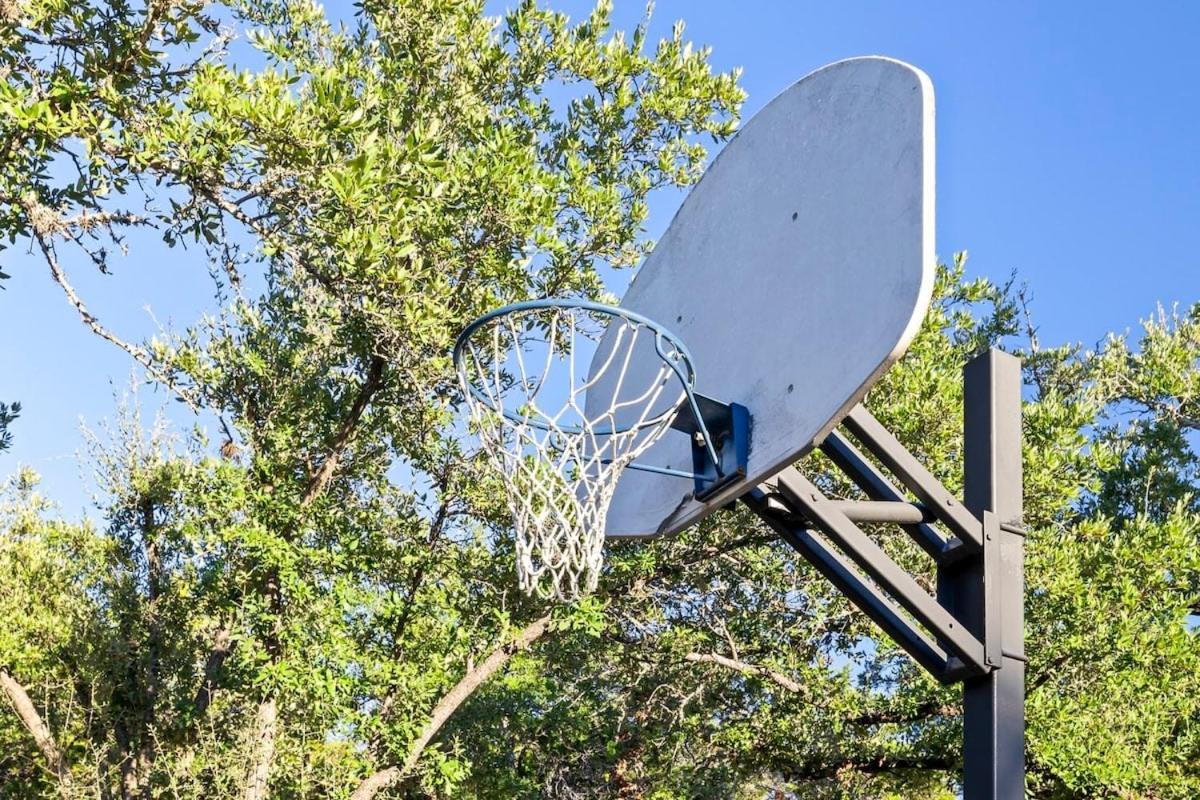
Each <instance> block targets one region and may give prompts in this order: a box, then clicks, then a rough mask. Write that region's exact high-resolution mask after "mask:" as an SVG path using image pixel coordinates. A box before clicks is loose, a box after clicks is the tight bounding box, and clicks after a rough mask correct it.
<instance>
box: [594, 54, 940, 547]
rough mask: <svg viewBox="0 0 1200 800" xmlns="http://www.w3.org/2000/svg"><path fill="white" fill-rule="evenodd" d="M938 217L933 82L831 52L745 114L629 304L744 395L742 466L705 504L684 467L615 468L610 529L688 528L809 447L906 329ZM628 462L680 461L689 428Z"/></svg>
mask: <svg viewBox="0 0 1200 800" xmlns="http://www.w3.org/2000/svg"><path fill="white" fill-rule="evenodd" d="M933 217H934V115H933V87H932V86H931V84H930V82H929V79H928V77H927V76H926V75H925V74H924V73H922V72H921V71H920V70H918V69H916V68H914V67H912V66H909V65H907V64H904V63H901V62H899V61H894V60H891V59H886V58H878V57H869V58H855V59H850V60H847V61H840V62H837V63H835V64H831V65H829V66H827V67H823V68H822V69H819V70H817V71H816V72H814V73H812V74H810V75H808V76H807V77H805V78H803V79H802V80H800V81H799V82H797V83H796V84H794V85H793V86H791V87H790V88H789V89H787V90H786V91H785V92H783V94H781V95H780V96H779V97H777V98H775V99H774V100H773V101H771V103H770V104H768V105H767V106H766V107H765V108H764V109H763V110H762V111H760V112H759V113H758V114H757V115H755V116H754V118H752V119H751V120H750V121H749V122H748V123H747V124H746V125H745V127H744V128H743V129H742V131H741V132H740V133H739V134H738V135H737V136H736V137H735V138H734V139H733V140H732V141H730V142H729V144H728V145H726V147H725V149H724V150H723V151H722V152H721V154H720V155H719V156H718V157H717V159H716V160H715V161H714V163H713V164H712V166H711V167H710V168H709V170H708V171H707V173H706V174H705V175H704V178H703V179H702V180H701V181H700V183H699V184H698V185H697V186H696V187H695V188H694V189H693V190H692V192H691V194H690V195H689V196H688V198H687V199H686V201H685V202H684V203H683V206H682V207H681V208H680V210H679V212H678V214H676V216H675V219H674V220H673V221H672V223H671V226H670V228H669V229H668V230H667V232H666V234H665V235H664V236H663V238H662V240H661V241H660V242H659V243H658V245H657V247H655V249H654V251H653V252H652V253H651V254H650V256H649V257H648V258H647V259H646V261H645V263H644V264H643V265H642V266H641V268H640V270H639V272H638V274H637V276H636V278H635V279H634V281H633V284H632V285H631V286H630V289H629V291H628V292H627V293H626V295H625V298H624V299H623V301H622V305H623V306H625V307H627V308H630V309H632V310H634V311H637V312H640V313H642V314H645V315H646V316H648V317H650V318H651V319H654V320H657V321H658V322H660V323H662V324H663V325H665V326H667V327H668V328H670V329H671V330H672V331H674V332H675V333H676V334H677V335H678V336H679V338H680V339H681V340H682V341H683V342H684V343H685V344H686V345H687V347H688V348H689V349H690V350H691V352H692V355H693V357H694V359H695V363H696V370H697V373H698V381H697V389H698V391H700V392H701V393H703V394H706V395H709V396H711V397H714V398H717V399H720V400H723V401H726V402H738V403H741V404H743V405H745V406H746V407H747V408H749V410H750V413H751V415H752V417H753V425H754V430H753V436H752V440H751V450H750V469H749V475H748V477H747V480H746V481H744V482H743V483H740V484H738V485H736V486H732V487H729V488H728V490H726V491H725V492H723V493H722V494H721V495H720V496H718V497H716V498H713V499H712V500H711V501H710V502H708V503H707V504H705V505H701V504H699V503H697V502H695V501H694V500H691V491H692V485H691V482H690V481H688V480H683V479H679V478H671V477H665V476H661V475H654V474H651V473H646V472H638V471H634V470H626V471H625V473H624V475H623V476H622V478H621V482H620V484H619V485H618V488H617V493H616V496H615V498H614V501H613V504H612V506H611V509H610V511H609V515H608V526H607V530H608V535H609V536H648V535H655V534H661V533H670V532H673V531H677V530H680V529H682V528H685V527H687V526H689V525H691V524H693V523H695V522H696V521H697V520H699V519H700V518H701V517H703V516H705V515H706V514H707V513H709V512H710V511H711V510H713V509H715V508H717V507H719V506H721V505H723V504H724V503H726V502H728V501H729V500H730V499H733V498H735V497H737V496H739V495H741V494H742V493H744V492H745V491H746V490H747V489H748V488H750V487H753V486H754V485H756V484H757V483H759V482H761V481H762V480H763V479H765V478H768V477H770V476H771V475H773V474H774V473H776V472H777V471H779V470H780V469H782V468H783V467H784V466H786V465H788V464H790V463H791V462H793V461H794V460H795V459H797V458H798V457H800V456H801V455H802V454H803V453H805V452H806V451H807V450H809V449H810V448H811V447H812V446H813V445H814V444H816V443H819V442H820V441H821V439H823V438H824V436H825V435H826V434H827V433H828V432H829V430H831V429H832V428H833V427H834V425H836V424H837V422H838V421H840V420H841V418H842V417H843V416H844V415H845V414H846V412H847V411H849V410H850V408H851V407H852V406H853V405H854V404H855V403H857V402H858V401H859V400H860V399H861V398H862V397H863V395H864V394H866V391H867V389H868V388H869V387H870V386H871V384H872V383H874V382H875V381H876V380H877V379H878V378H879V377H880V376H881V375H882V374H883V373H884V372H885V371H886V370H887V368H888V367H889V366H891V364H892V363H893V362H894V361H895V360H896V359H897V358H899V357H900V355H901V354H902V353H903V352H904V349H905V348H906V347H907V346H908V343H909V342H910V341H911V339H912V337H913V335H914V334H915V333H916V330H917V328H918V326H919V325H920V322H921V319H922V318H923V317H924V314H925V311H926V308H927V307H928V304H929V298H930V294H931V291H932V284H933V273H934V259H935V256H934V250H933V248H934V238H933V230H934V228H933V223H934V219H933ZM604 350H605V348H604V347H603V346H601V348H600V352H599V354H598V356H597V357H602V356H603V353H604ZM653 366H654V365H653V364H652V363H650V362H649V361H648V362H647V365H646V369H650V368H652V367H653ZM634 367H635V371H636V365H634ZM596 396H597V397H604V398H605V400H604V402H607V401H608V400H609V399H610V398H611V391H600V392H598V393H597V395H596ZM597 402H599V401H597ZM589 405H590V404H589ZM588 410H589V412H590V411H592V409H591V408H589V409H588ZM639 460H640V461H642V462H644V463H647V464H656V465H660V466H661V465H666V466H670V467H674V468H676V469H680V468H682V469H690V468H691V456H690V450H689V445H688V440H687V437H686V436H684V435H683V434H680V433H677V432H670V433H668V434H667V435H666V436H665V437H664V438H663V440H662V441H660V442H659V443H658V444H656V445H655V446H654V447H653V448H652V449H651V450H650V451H649V452H647V453H646V454H645V455H644V456H643V457H642V458H641V459H639Z"/></svg>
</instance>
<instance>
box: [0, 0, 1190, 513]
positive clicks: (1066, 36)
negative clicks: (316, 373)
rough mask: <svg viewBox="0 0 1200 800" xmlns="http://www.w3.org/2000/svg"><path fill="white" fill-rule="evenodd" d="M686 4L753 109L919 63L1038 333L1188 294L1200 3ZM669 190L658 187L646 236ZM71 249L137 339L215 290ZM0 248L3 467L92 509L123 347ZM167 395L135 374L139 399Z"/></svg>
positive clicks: (1106, 325)
mask: <svg viewBox="0 0 1200 800" xmlns="http://www.w3.org/2000/svg"><path fill="white" fill-rule="evenodd" d="M503 5H504V4H503V3H491V4H489V7H491V8H502V7H503ZM556 5H558V6H560V7H564V8H566V9H567V10H572V11H578V10H580V9H583V8H584V7H585V4H583V3H578V2H568V3H556ZM616 5H617V16H618V20H619V21H620V22H621V23H622V24H623V25H625V26H630V25H632V24H634V23H635V22H636V20H637V19H638V18H640V16H641V13H642V8H643V4H642V3H640V2H622V0H617V2H616ZM328 8H329V9H330V12H331V13H339V14H340V13H344V12H345V10H346V8H345V7H344V6H339V4H336V3H329V4H328ZM680 17H682V18H684V19H686V20H687V23H688V35H689V37H690V38H691V39H692V40H694V41H695V42H697V43H698V44H708V45H711V46H712V48H713V60H714V62H715V64H716V65H717V66H718V67H719V68H722V69H725V68H730V67H734V66H741V67H742V68H743V69H744V74H743V86H744V87H745V88H746V90H747V91H748V92H749V99H748V101H747V104H746V112H747V114H751V113H753V112H754V111H755V110H756V109H758V108H760V107H761V106H762V105H763V104H765V103H766V102H767V101H768V100H770V99H771V98H772V97H773V96H774V95H775V94H777V93H778V92H780V91H781V90H782V89H783V88H784V87H786V86H787V85H789V84H790V83H792V82H793V81H795V80H796V79H797V78H799V77H801V76H803V75H804V74H806V73H808V72H810V71H812V70H813V69H815V68H817V67H819V66H821V65H823V64H825V63H828V62H830V61H835V60H837V59H840V58H846V57H849V56H855V55H867V54H882V55H888V56H893V57H895V58H899V59H902V60H905V61H909V62H911V63H913V64H915V65H917V66H918V67H920V68H922V69H923V70H925V71H926V72H927V73H929V75H930V77H931V78H932V80H933V83H934V87H935V90H936V93H937V113H938V131H937V136H938V156H937V158H938V208H937V216H938V233H937V242H938V252H939V253H940V254H941V255H942V256H943V257H948V256H949V255H950V254H951V253H952V252H954V251H957V250H964V249H965V250H969V251H970V253H971V261H970V269H971V271H972V274H976V275H987V276H989V277H993V278H997V279H1004V278H1006V277H1007V276H1008V275H1009V273H1010V272H1012V271H1014V270H1015V271H1016V273H1017V276H1018V280H1020V281H1023V282H1026V283H1028V284H1029V286H1030V287H1031V289H1032V293H1033V298H1034V304H1033V313H1034V317H1035V321H1036V323H1037V324H1038V325H1039V326H1040V329H1041V337H1042V340H1043V342H1044V343H1046V344H1054V343H1059V342H1063V341H1081V342H1084V343H1085V344H1092V343H1094V342H1096V341H1098V340H1100V339H1101V338H1103V336H1104V335H1105V334H1106V333H1107V332H1108V331H1112V330H1115V331H1123V330H1126V329H1131V328H1132V329H1136V326H1137V321H1138V320H1139V319H1141V318H1143V317H1146V316H1148V315H1149V314H1151V313H1152V312H1153V311H1154V310H1155V306H1156V304H1157V303H1159V302H1162V303H1164V304H1166V305H1168V306H1169V305H1170V304H1172V303H1176V302H1178V303H1180V304H1181V305H1184V306H1186V305H1189V304H1191V303H1193V302H1196V301H1200V224H1198V223H1200V80H1198V79H1197V76H1200V47H1197V46H1196V45H1195V40H1196V38H1197V36H1200V4H1197V3H1185V2H1169V3H1168V2H1159V3H1143V4H1129V3H1124V4H1118V3H1111V2H1098V3H1097V2H1092V3H1086V4H1084V3H1080V2H1075V3H1067V2H1059V3H1033V2H1004V3H999V2H996V3H972V2H956V3H942V2H938V3H932V2H930V3H899V2H845V1H844V2H826V3H821V4H817V3H808V2H781V1H777V2H765V1H763V2H745V1H743V2H737V3H735V2H696V1H695V0H693V1H692V2H684V1H683V0H661V1H660V2H658V3H657V5H656V9H655V13H654V25H653V31H654V32H656V33H658V34H659V35H662V34H664V33H666V32H667V31H668V30H669V27H670V24H671V23H672V22H673V21H674V20H675V19H677V18H680ZM677 202H678V198H676V197H669V196H668V197H662V198H659V202H658V203H657V204H656V205H655V206H654V207H653V208H652V216H651V219H650V224H649V231H648V233H649V234H650V235H651V236H656V235H657V234H659V233H660V232H661V231H662V229H663V228H664V227H665V225H666V223H667V222H668V221H669V220H670V218H671V215H672V214H673V212H674V210H675V205H676V204H677ZM67 263H68V267H69V268H70V270H71V275H72V278H73V280H74V281H75V283H76V288H77V289H78V290H79V292H80V294H82V295H83V296H84V297H85V298H86V299H87V300H88V302H89V305H91V306H92V308H93V310H94V311H96V312H97V313H98V315H99V316H100V317H101V318H102V319H103V320H104V321H105V322H106V324H109V325H111V326H112V327H113V328H115V329H117V330H118V331H120V332H121V333H122V334H123V335H124V336H126V337H127V338H130V339H138V338H140V337H143V336H148V335H152V334H153V333H154V331H155V330H157V328H158V326H159V324H163V325H169V324H171V323H174V324H175V325H178V326H183V325H186V324H188V323H190V322H192V321H193V320H194V319H195V318H196V317H197V315H198V314H199V313H200V312H201V311H202V310H203V309H204V308H205V307H206V306H207V304H208V300H209V297H210V282H209V279H208V276H207V272H206V265H205V264H204V262H203V259H202V258H201V257H200V254H199V253H197V252H179V251H169V250H166V249H165V248H163V247H162V246H161V245H159V244H157V243H156V242H155V240H154V238H153V237H141V238H137V239H132V240H131V254H130V256H129V257H128V258H125V259H118V260H116V261H114V263H113V267H114V272H115V274H114V275H112V276H101V275H98V274H96V272H95V270H94V269H92V268H90V267H89V266H88V265H86V264H84V263H81V262H80V261H79V260H78V259H73V258H72V259H68V260H67ZM0 266H2V268H3V271H5V272H8V273H11V274H12V275H13V277H12V279H11V280H9V281H7V282H6V283H5V287H6V291H2V292H0V340H2V342H3V344H2V345H0V400H8V401H11V400H20V401H21V402H22V403H23V404H24V406H25V412H24V414H23V416H22V418H21V419H20V420H19V421H18V422H17V423H16V425H15V426H14V427H13V433H14V437H15V443H14V446H13V448H12V450H10V451H8V452H7V453H5V454H3V455H0V473H2V474H7V473H9V472H11V471H12V470H13V469H14V468H15V466H16V465H17V464H18V463H20V464H27V465H30V466H32V467H33V468H34V469H36V470H37V471H38V472H40V473H42V474H43V476H44V479H45V480H44V489H45V492H46V493H47V494H48V495H49V496H50V497H52V498H54V499H56V500H58V501H59V502H60V503H61V505H62V507H63V509H64V511H66V512H67V513H68V514H70V515H77V514H82V513H85V511H86V510H87V508H88V504H89V502H88V497H89V495H90V492H91V487H90V485H89V482H88V481H89V479H88V477H87V471H86V469H85V468H81V466H80V463H79V461H78V460H77V459H76V453H77V452H78V451H79V450H80V449H81V448H82V447H83V442H84V440H83V437H82V435H81V433H80V429H79V426H80V420H81V419H83V420H86V421H87V422H88V423H89V424H90V425H93V426H95V425H96V424H97V423H98V422H100V421H101V420H103V419H104V418H110V417H112V415H113V413H114V408H115V403H114V396H115V395H120V394H122V393H124V392H125V391H126V390H127V387H128V386H129V383H130V375H131V373H132V370H131V365H130V362H129V360H128V358H127V357H125V356H124V354H122V353H120V352H119V351H117V350H116V349H115V348H113V347H112V346H111V345H109V344H107V343H105V342H102V341H100V340H99V339H97V338H96V337H94V336H93V335H91V334H90V333H88V332H87V331H86V330H85V329H84V328H83V327H82V326H81V325H80V324H79V322H78V317H77V316H76V315H75V312H74V311H73V309H71V308H70V307H69V306H68V305H67V304H66V301H65V300H64V298H63V296H62V293H61V292H60V291H59V290H58V288H57V287H56V286H55V285H54V284H53V283H52V281H51V280H50V276H49V274H48V272H47V270H46V268H45V266H44V264H43V263H42V262H41V260H40V256H39V257H36V258H35V257H34V256H33V255H32V254H28V253H27V251H26V250H25V249H23V248H21V247H18V248H14V249H11V250H9V251H7V252H6V253H4V254H3V255H0ZM160 398H161V399H162V400H163V402H166V398H165V395H164V394H162V393H161V392H160V393H158V394H157V395H156V394H155V393H154V392H153V390H152V389H149V388H145V389H143V390H142V392H141V400H142V402H143V404H144V405H146V406H147V407H148V409H149V410H151V411H153V409H154V408H155V407H156V406H157V404H158V403H159V400H160ZM167 404H168V405H171V404H170V403H167ZM172 416H173V417H174V418H176V419H178V420H180V421H182V422H183V423H184V424H191V423H190V422H188V421H187V419H186V417H185V416H183V415H181V414H180V413H178V411H177V410H172Z"/></svg>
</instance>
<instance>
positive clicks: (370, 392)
mask: <svg viewBox="0 0 1200 800" xmlns="http://www.w3.org/2000/svg"><path fill="white" fill-rule="evenodd" d="M384 364H385V362H384V360H383V358H382V357H380V356H373V357H372V358H371V365H370V366H369V367H368V368H367V379H366V380H365V381H363V385H362V386H361V387H360V388H359V390H358V396H357V397H355V398H354V403H353V404H352V405H351V406H350V412H349V413H348V414H347V415H346V419H344V420H343V421H342V426H341V427H340V428H339V429H338V432H337V434H336V435H335V436H334V437H333V442H332V443H331V444H330V446H329V454H328V455H327V456H326V457H325V460H324V461H322V462H321V466H320V467H319V468H318V469H317V473H316V474H315V475H313V477H312V480H310V481H309V483H308V488H307V489H305V490H304V498H303V499H302V500H301V501H300V505H301V507H304V506H308V505H309V504H311V503H312V501H313V500H315V499H317V497H318V496H319V495H320V494H321V492H323V491H325V487H327V486H328V485H329V482H330V481H331V480H333V476H334V473H335V472H337V468H338V465H339V464H341V460H342V453H343V452H344V451H345V449H346V446H347V445H348V444H350V440H351V439H352V438H353V437H354V432H355V430H357V429H358V423H359V422H360V421H361V420H362V415H363V413H364V412H365V411H366V410H367V406H368V405H369V404H370V402H371V398H372V397H373V396H374V394H375V393H376V392H377V391H379V389H380V388H381V387H382V386H383V368H384Z"/></svg>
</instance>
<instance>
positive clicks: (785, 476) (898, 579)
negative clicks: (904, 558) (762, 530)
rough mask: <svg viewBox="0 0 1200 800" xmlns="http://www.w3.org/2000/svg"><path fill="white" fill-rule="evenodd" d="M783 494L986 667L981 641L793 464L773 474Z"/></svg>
mask: <svg viewBox="0 0 1200 800" xmlns="http://www.w3.org/2000/svg"><path fill="white" fill-rule="evenodd" d="M775 480H776V482H777V486H778V488H779V491H780V492H781V493H782V494H783V496H784V499H785V500H786V501H787V502H788V503H789V504H793V505H794V506H795V507H796V510H797V511H798V512H799V513H800V514H801V515H802V516H803V517H804V518H805V519H807V520H810V521H811V522H812V523H813V524H814V525H816V526H818V527H819V528H820V529H821V531H822V532H824V533H825V535H827V536H828V537H829V539H830V540H831V541H832V542H833V543H834V544H835V545H837V546H838V547H839V548H840V549H841V550H842V552H844V553H845V554H846V555H847V556H849V558H850V560H851V561H853V562H854V563H855V564H857V565H858V567H859V569H861V570H862V571H863V572H865V573H866V574H867V575H868V576H870V578H871V579H872V580H874V581H875V582H876V583H877V584H879V586H880V588H882V589H883V590H884V591H885V592H887V593H888V594H890V595H891V596H892V597H893V598H894V599H895V600H896V602H898V603H899V604H900V605H901V606H903V607H904V609H905V610H907V611H908V613H910V614H912V615H913V617H915V618H916V620H917V621H918V622H920V623H921V624H922V625H924V626H925V628H926V629H927V630H928V631H929V632H930V633H932V634H933V635H934V636H935V637H936V638H937V639H938V640H939V641H941V642H944V643H945V646H946V647H947V648H948V649H949V650H950V651H951V652H953V653H954V654H955V655H957V656H958V657H959V658H960V659H962V661H963V662H964V663H965V664H966V665H967V666H968V667H971V668H972V669H974V670H976V671H977V672H979V673H983V672H987V671H988V666H987V662H986V661H985V659H984V650H983V643H982V642H980V641H979V640H978V639H977V638H975V637H974V636H973V635H971V633H970V632H969V631H968V630H967V629H966V628H964V627H963V625H962V623H960V622H959V621H958V620H956V619H955V618H954V617H953V616H952V615H951V614H950V612H949V611H947V610H946V609H945V608H942V606H940V605H939V604H938V602H937V600H936V599H935V598H934V597H932V596H931V595H930V594H929V593H928V592H926V591H925V590H924V589H923V588H921V586H920V584H918V583H917V582H916V580H915V579H914V578H913V577H912V576H911V575H909V574H908V573H907V572H905V571H904V570H903V569H901V568H900V567H899V565H897V564H896V562H894V561H892V559H891V558H890V557H889V556H888V555H887V553H885V552H883V550H882V549H881V548H880V547H879V545H877V544H875V542H873V541H871V539H870V537H868V536H867V535H866V534H865V533H863V532H862V531H861V530H859V528H858V526H857V525H855V524H854V523H853V522H851V521H850V520H849V519H847V518H846V515H845V514H843V513H841V512H840V511H838V510H837V508H835V507H834V506H833V504H832V503H830V502H829V501H828V500H827V499H826V498H825V496H824V495H822V494H821V492H820V490H818V489H817V487H816V486H814V485H813V484H812V483H811V482H809V480H808V479H807V478H805V477H804V476H803V475H801V474H800V472H799V471H798V470H797V469H796V468H795V467H788V468H787V469H785V470H784V471H783V472H781V473H779V475H778V476H776V479H775Z"/></svg>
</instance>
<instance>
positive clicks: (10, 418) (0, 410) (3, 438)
mask: <svg viewBox="0 0 1200 800" xmlns="http://www.w3.org/2000/svg"><path fill="white" fill-rule="evenodd" d="M19 416H21V404H20V403H0V452H2V451H4V450H7V449H8V448H9V447H11V446H12V432H11V431H9V429H8V426H9V425H11V424H13V423H14V422H15V421H16V419H17V417H19Z"/></svg>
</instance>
